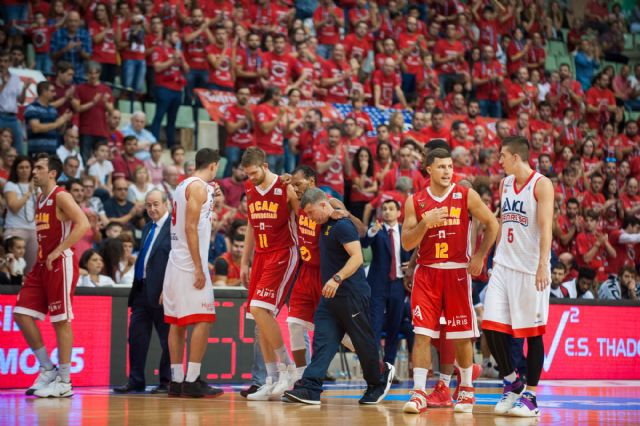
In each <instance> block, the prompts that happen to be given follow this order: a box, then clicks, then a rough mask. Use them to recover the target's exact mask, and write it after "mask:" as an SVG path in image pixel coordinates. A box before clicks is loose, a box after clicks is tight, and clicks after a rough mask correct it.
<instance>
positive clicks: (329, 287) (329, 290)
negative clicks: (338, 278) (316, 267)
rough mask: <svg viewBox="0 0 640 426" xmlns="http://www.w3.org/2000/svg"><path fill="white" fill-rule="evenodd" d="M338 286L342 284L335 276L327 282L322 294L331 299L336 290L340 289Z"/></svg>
mask: <svg viewBox="0 0 640 426" xmlns="http://www.w3.org/2000/svg"><path fill="white" fill-rule="evenodd" d="M338 287H340V284H338V283H337V282H335V281H334V280H333V278H331V279H330V280H329V281H327V282H326V284H325V285H324V287H322V295H323V296H324V297H326V298H327V299H331V298H333V297H334V296H335V295H336V291H338Z"/></svg>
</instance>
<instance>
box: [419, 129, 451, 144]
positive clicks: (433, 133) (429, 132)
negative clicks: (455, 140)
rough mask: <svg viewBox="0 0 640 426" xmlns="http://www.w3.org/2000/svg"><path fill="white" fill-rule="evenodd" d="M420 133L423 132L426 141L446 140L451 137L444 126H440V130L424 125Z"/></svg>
mask: <svg viewBox="0 0 640 426" xmlns="http://www.w3.org/2000/svg"><path fill="white" fill-rule="evenodd" d="M422 133H424V134H425V138H426V140H427V142H429V141H430V140H432V139H444V140H445V141H448V140H449V139H450V138H451V132H450V131H449V129H447V128H446V127H444V126H443V127H441V128H440V130H435V129H434V128H433V127H431V126H429V127H425V128H424V129H422Z"/></svg>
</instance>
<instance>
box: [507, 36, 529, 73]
mask: <svg viewBox="0 0 640 426" xmlns="http://www.w3.org/2000/svg"><path fill="white" fill-rule="evenodd" d="M523 49H524V41H522V40H521V41H519V42H518V41H516V40H512V41H511V43H509V47H507V75H513V74H514V73H516V72H518V70H519V69H520V68H521V67H524V66H526V63H525V58H526V57H527V55H526V54H525V55H522V56H521V57H520V59H517V60H515V61H514V60H513V59H512V58H513V57H514V56H516V55H518V54H520V53H522V50H523Z"/></svg>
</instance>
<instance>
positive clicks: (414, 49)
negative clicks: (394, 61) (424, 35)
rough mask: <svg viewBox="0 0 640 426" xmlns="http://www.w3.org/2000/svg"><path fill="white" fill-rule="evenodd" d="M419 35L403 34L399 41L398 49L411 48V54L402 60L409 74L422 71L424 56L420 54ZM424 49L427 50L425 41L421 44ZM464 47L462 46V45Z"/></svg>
mask: <svg viewBox="0 0 640 426" xmlns="http://www.w3.org/2000/svg"><path fill="white" fill-rule="evenodd" d="M419 36H420V34H418V33H402V34H400V38H399V39H398V47H399V48H400V50H404V49H408V48H411V50H410V51H409V53H408V54H407V55H405V56H404V58H402V62H403V63H404V65H405V69H406V72H407V73H408V74H418V73H419V72H420V71H421V70H422V55H421V54H420V46H419V45H418V37H419ZM420 43H421V44H422V48H423V49H425V48H426V44H425V42H424V40H423V41H422V42H420ZM460 46H462V44H460Z"/></svg>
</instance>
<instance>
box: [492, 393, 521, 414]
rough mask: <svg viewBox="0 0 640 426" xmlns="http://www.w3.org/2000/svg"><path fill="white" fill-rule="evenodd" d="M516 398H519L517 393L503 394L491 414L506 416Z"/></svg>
mask: <svg viewBox="0 0 640 426" xmlns="http://www.w3.org/2000/svg"><path fill="white" fill-rule="evenodd" d="M518 398H520V395H518V394H517V393H514V392H507V393H503V394H502V397H501V398H500V400H499V401H498V403H497V404H496V406H495V408H494V409H493V412H494V413H496V414H507V411H509V410H510V409H511V408H512V407H513V404H515V403H516V401H517V400H518Z"/></svg>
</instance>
